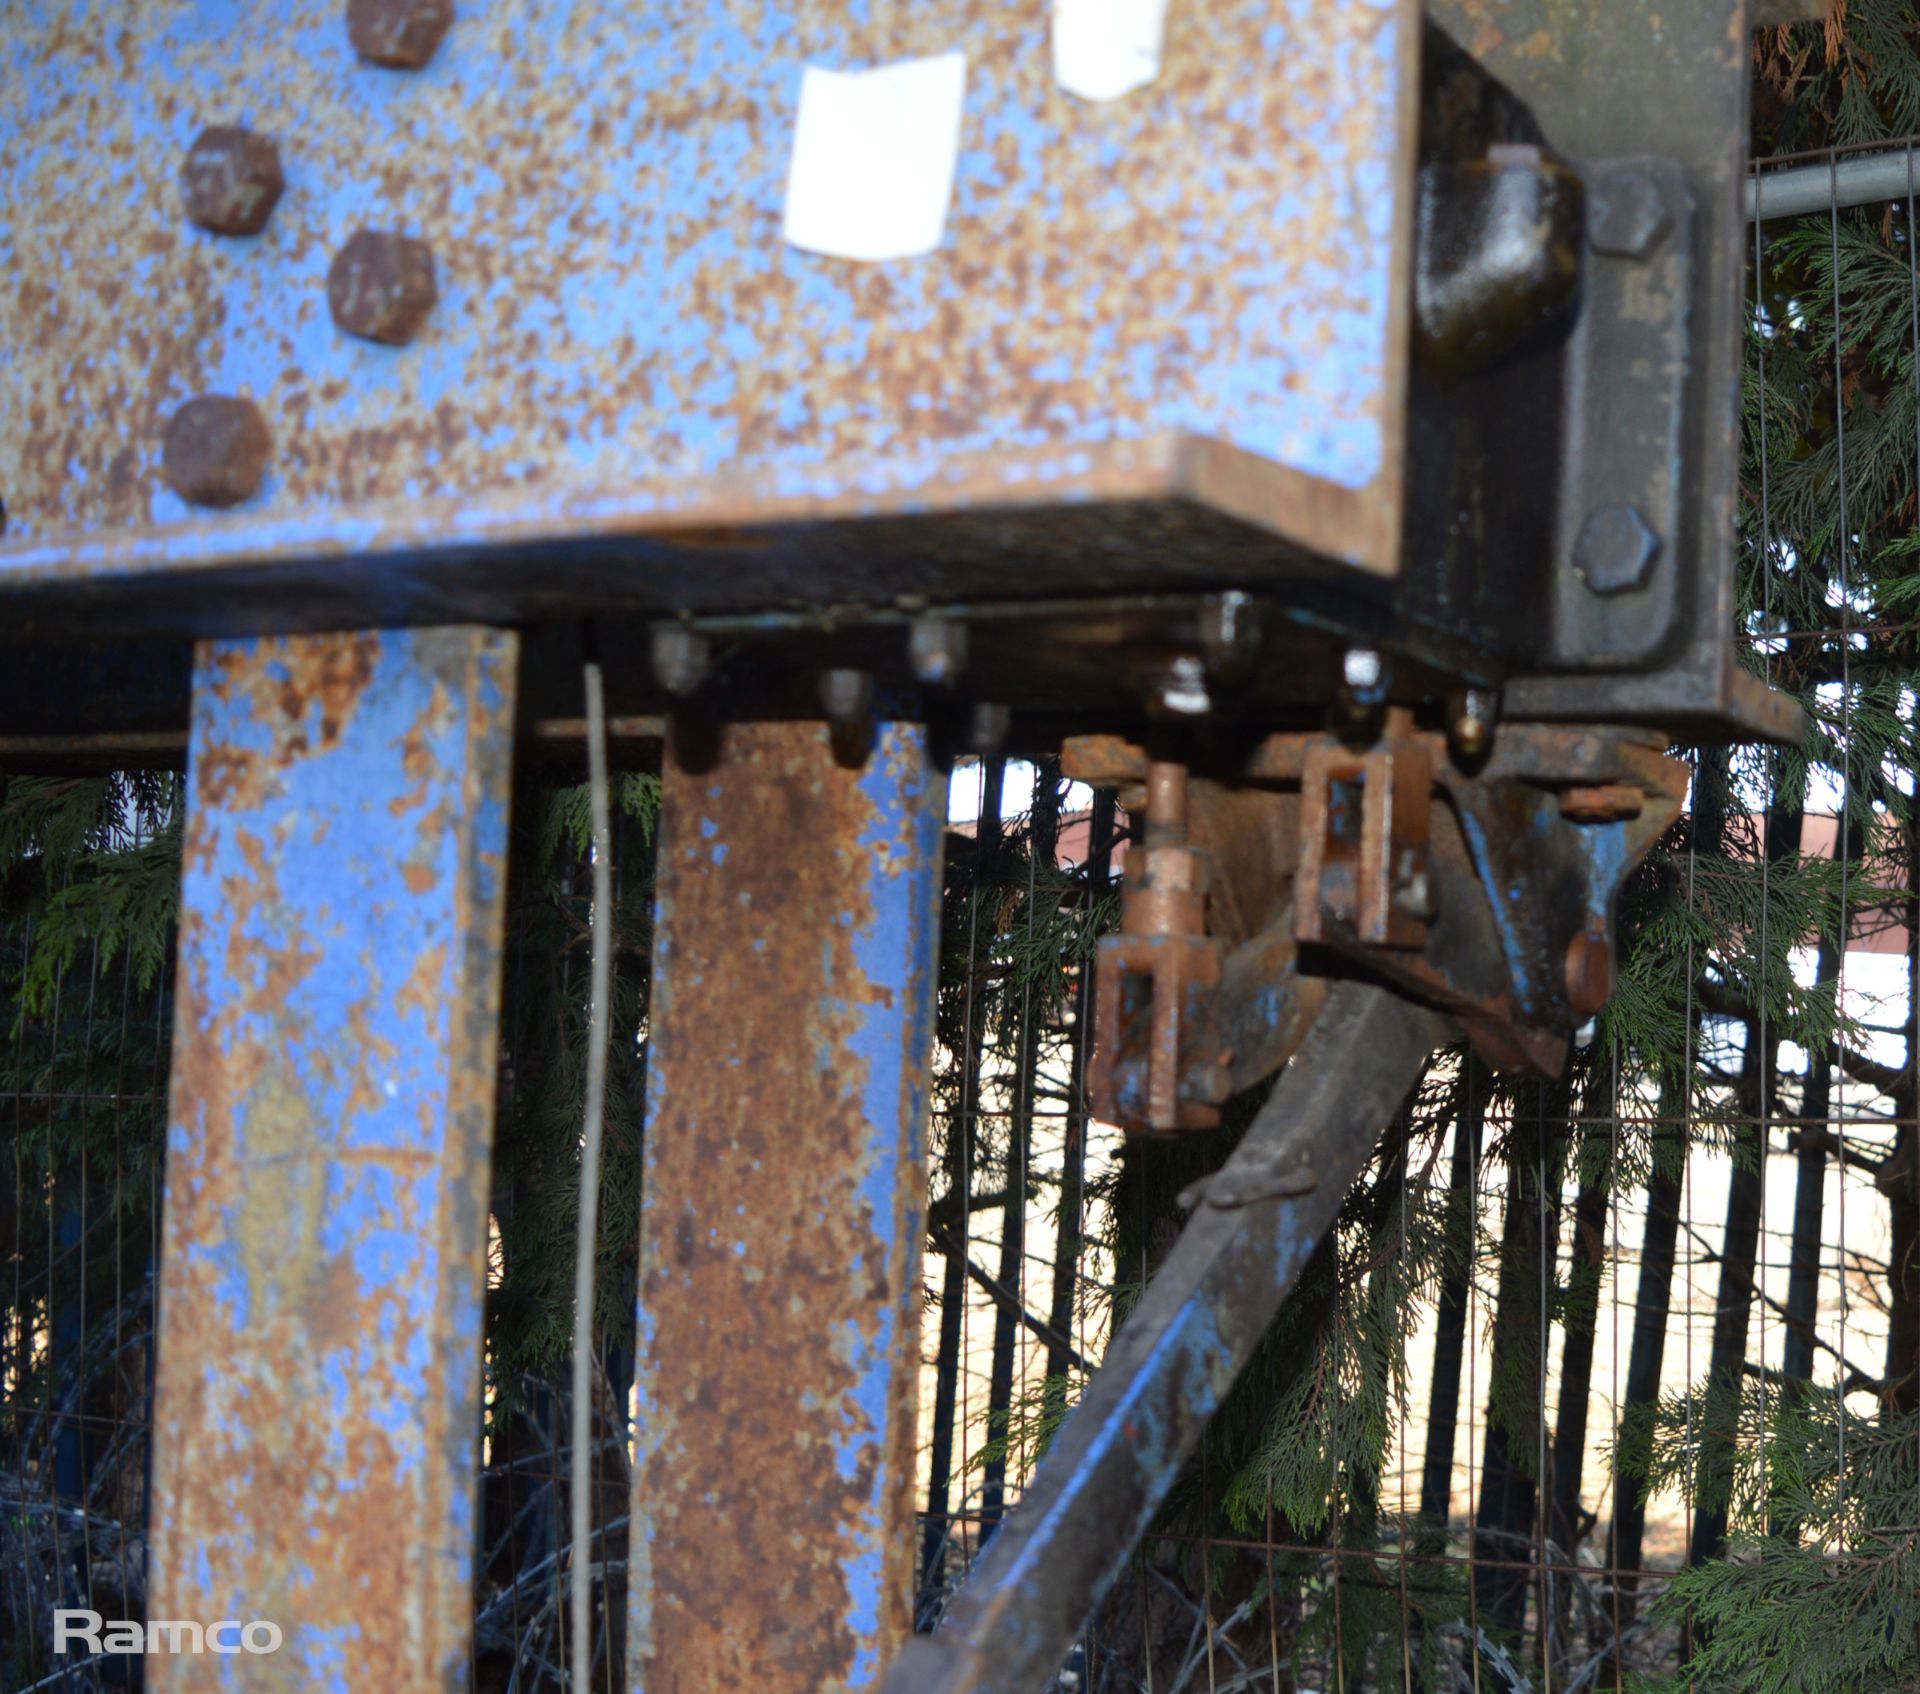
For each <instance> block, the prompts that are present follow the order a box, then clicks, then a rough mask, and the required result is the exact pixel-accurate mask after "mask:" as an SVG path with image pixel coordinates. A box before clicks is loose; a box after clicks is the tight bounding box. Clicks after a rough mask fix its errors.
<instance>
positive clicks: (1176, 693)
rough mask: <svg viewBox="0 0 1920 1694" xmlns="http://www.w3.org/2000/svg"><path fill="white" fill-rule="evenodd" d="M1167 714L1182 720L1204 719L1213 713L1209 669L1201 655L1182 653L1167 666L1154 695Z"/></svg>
mask: <svg viewBox="0 0 1920 1694" xmlns="http://www.w3.org/2000/svg"><path fill="white" fill-rule="evenodd" d="M1154 701H1155V704H1156V705H1158V707H1159V709H1160V710H1161V711H1163V712H1168V713H1171V714H1172V715H1173V716H1174V717H1178V718H1203V717H1205V716H1206V715H1207V714H1208V713H1209V712H1211V711H1212V710H1213V696H1212V695H1211V694H1210V693H1208V691H1207V667H1206V666H1205V665H1204V664H1202V663H1201V661H1200V656H1199V655H1198V654H1197V653H1182V654H1180V655H1179V656H1178V657H1177V658H1175V660H1174V661H1173V663H1172V664H1171V665H1169V666H1168V667H1167V670H1166V674H1165V675H1164V676H1162V677H1161V678H1160V683H1159V686H1158V689H1157V690H1156V692H1155V695H1154Z"/></svg>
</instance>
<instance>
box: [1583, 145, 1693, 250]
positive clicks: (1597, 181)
mask: <svg viewBox="0 0 1920 1694" xmlns="http://www.w3.org/2000/svg"><path fill="white" fill-rule="evenodd" d="M1672 231H1673V208H1672V207H1670V206H1669V205H1668V204H1667V197H1666V194H1665V192H1664V191H1663V189H1662V188H1661V185H1660V179H1659V178H1658V177H1656V176H1655V175H1654V174H1653V172H1652V171H1650V170H1648V169H1647V167H1646V166H1645V165H1643V164H1640V163H1638V162H1635V161H1631V160H1629V161H1625V162H1623V163H1620V164H1616V165H1609V166H1607V167H1606V168H1604V169H1603V170H1601V171H1600V172H1599V173H1598V174H1597V175H1596V177H1595V178H1594V180H1593V181H1592V182H1591V183H1589V184H1588V187H1587V245H1588V246H1589V247H1591V248H1592V249H1593V250H1594V252H1596V253H1605V254H1607V255H1609V256H1610V257H1612V258H1616V259H1651V258H1652V257H1653V256H1654V254H1655V253H1657V252H1658V251H1659V250H1660V246H1661V244H1662V243H1663V242H1664V241H1665V240H1666V239H1667V237H1668V235H1669V234H1671V233H1672Z"/></svg>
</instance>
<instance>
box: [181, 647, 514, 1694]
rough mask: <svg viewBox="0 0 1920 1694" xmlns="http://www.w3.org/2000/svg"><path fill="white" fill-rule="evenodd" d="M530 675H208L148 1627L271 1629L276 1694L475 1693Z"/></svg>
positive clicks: (348, 651) (284, 650)
mask: <svg viewBox="0 0 1920 1694" xmlns="http://www.w3.org/2000/svg"><path fill="white" fill-rule="evenodd" d="M517 648H518V642H517V640H516V638H515V637H514V636H512V635H510V634H505V633H501V632H499V631H495V630H485V629H475V628H456V629H427V630H411V631H401V632H397V633H396V632H391V631H389V632H383V633H371V632H369V633H359V634H346V635H325V636H298V637H292V638H288V639H285V640H269V639H258V640H244V641H219V642H208V643H205V644H203V645H202V646H201V648H200V650H199V654H198V657H197V660H196V663H195V669H194V710H193V739H192V744H191V748H190V751H189V764H188V781H189V789H188V800H187V815H186V839H185V844H184V849H183V854H182V857H183V859H184V863H185V874H184V879H183V883H182V889H181V907H180V956H179V973H178V977H177V986H176V991H175V992H176V996H177V998H176V1009H175V1025H174V1047H173V1075H172V1094H171V1100H170V1105H169V1128H168V1138H167V1164H166V1195H165V1206H164V1233H163V1238H162V1247H161V1262H160V1291H159V1307H160V1323H159V1335H158V1342H157V1355H158V1378H157V1384H156V1390H155V1393H156V1398H155V1410H154V1433H153V1508H152V1518H153V1560H154V1564H153V1581H152V1591H151V1597H150V1600H149V1607H148V1615H149V1616H151V1617H155V1618H180V1619H198V1620H201V1621H202V1622H205V1623H211V1622H213V1621H214V1620H216V1619H221V1618H233V1619H240V1620H251V1619H262V1620H266V1621H268V1622H271V1623H273V1624H275V1625H277V1626H278V1627H279V1629H280V1630H281V1631H282V1634H283V1637H284V1640H283V1643H282V1645H281V1647H280V1648H279V1650H278V1651H277V1652H276V1653H275V1654H274V1655H273V1656H272V1657H271V1658H270V1659H248V1660H246V1661H245V1662H246V1663H248V1664H252V1665H263V1666H267V1667H269V1669H268V1670H267V1671H265V1672H263V1673H261V1674H263V1675H265V1676H267V1677H268V1678H269V1680H270V1681H271V1682H272V1685H273V1686H275V1687H289V1688H290V1687H296V1686H297V1687H302V1688H333V1687H345V1686H347V1683H348V1682H349V1681H351V1682H352V1683H353V1684H354V1685H355V1686H361V1685H377V1686H378V1687H380V1688H381V1689H382V1690H383V1691H387V1694H444V1691H445V1690H446V1689H447V1688H449V1687H453V1686H464V1685H465V1679H466V1675H467V1647H468V1640H469V1636H470V1633H471V1624H472V1607H473V1529H474V1500H473V1495H474V1467H475V1463H476V1459H477V1457H478V1444H477V1441H476V1432H477V1431H478V1429H479V1413H480V1345H481V1300H482V1293H483V1288H484V1276H485V1266H486V1248H487V1191H488V1174H489V1168H488V1155H489V1152H490V1149H491V1144H492V1131H493V1096H494V1076H495V1066H496V1043H497V1037H498V1027H497V1026H498V1009H499V988H500V943H501V924H502V913H503V906H504V886H503V884H504V878H505V869H506V863H505V861H506V849H507V800H508V775H509V770H510V766H511V763H512V758H511V753H512V735H511V724H512V719H513V706H514V686H515V676H514V665H515V657H516V653H517ZM237 1662H238V1661H235V1660H232V1659H227V1658H211V1657H202V1656H198V1655H194V1654H179V1655H175V1654H165V1655H159V1656H156V1657H154V1658H151V1659H149V1660H148V1661H147V1672H146V1674H147V1679H148V1681H147V1686H148V1687H149V1688H157V1689H165V1690H172V1691H181V1690H186V1689H206V1688H213V1687H216V1686H218V1687H223V1688H224V1687H230V1686H237V1685H238V1683H237V1682H234V1681H229V1679H228V1676H229V1673H231V1672H233V1670H234V1667H235V1666H236V1664H237ZM247 1685H248V1686H254V1687H257V1686H263V1685H264V1684H262V1683H260V1682H257V1681H248V1684H247Z"/></svg>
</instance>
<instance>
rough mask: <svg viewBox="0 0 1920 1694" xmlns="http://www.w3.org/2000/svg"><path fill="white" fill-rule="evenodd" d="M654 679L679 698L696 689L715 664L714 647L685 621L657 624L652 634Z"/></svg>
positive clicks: (650, 645) (650, 649)
mask: <svg viewBox="0 0 1920 1694" xmlns="http://www.w3.org/2000/svg"><path fill="white" fill-rule="evenodd" d="M649 652H650V657H651V659H652V661H653V679H654V681H655V682H657V683H659V684H660V686H661V687H662V688H664V689H665V690H666V691H667V692H668V693H669V694H671V695H673V696H674V697H675V698H676V699H681V700H684V699H685V698H686V697H687V696H688V695H690V694H694V693H697V692H698V691H699V688H700V685H701V683H703V682H705V681H706V680H707V672H708V671H709V670H711V669H712V668H713V647H712V644H711V643H710V642H709V641H708V640H707V638H706V637H705V636H704V635H701V634H699V633H698V632H697V631H695V630H691V629H688V628H687V627H686V625H684V624H677V623H663V624H655V625H654V626H653V632H652V634H651V636H650V637H649Z"/></svg>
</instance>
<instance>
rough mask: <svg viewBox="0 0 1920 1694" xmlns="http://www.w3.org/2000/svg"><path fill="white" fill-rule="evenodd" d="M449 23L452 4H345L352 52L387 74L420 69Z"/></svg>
mask: <svg viewBox="0 0 1920 1694" xmlns="http://www.w3.org/2000/svg"><path fill="white" fill-rule="evenodd" d="M452 23H453V0H347V39H348V40H349V41H351V42H352V43H353V50H354V52H356V53H358V54H359V55H360V57H361V58H363V59H366V60H368V61H369V62H371V63H373V64H376V65H385V66H387V67H388V68H389V69H390V70H396V71H417V70H419V69H421V68H422V67H423V66H424V65H425V64H426V62H427V61H428V60H429V59H431V58H432V57H433V55H434V52H435V51H436V50H437V49H438V47H439V45H440V43H441V42H442V41H444V40H445V39H446V35H447V30H448V28H449V27H450V26H451V25H452Z"/></svg>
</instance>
